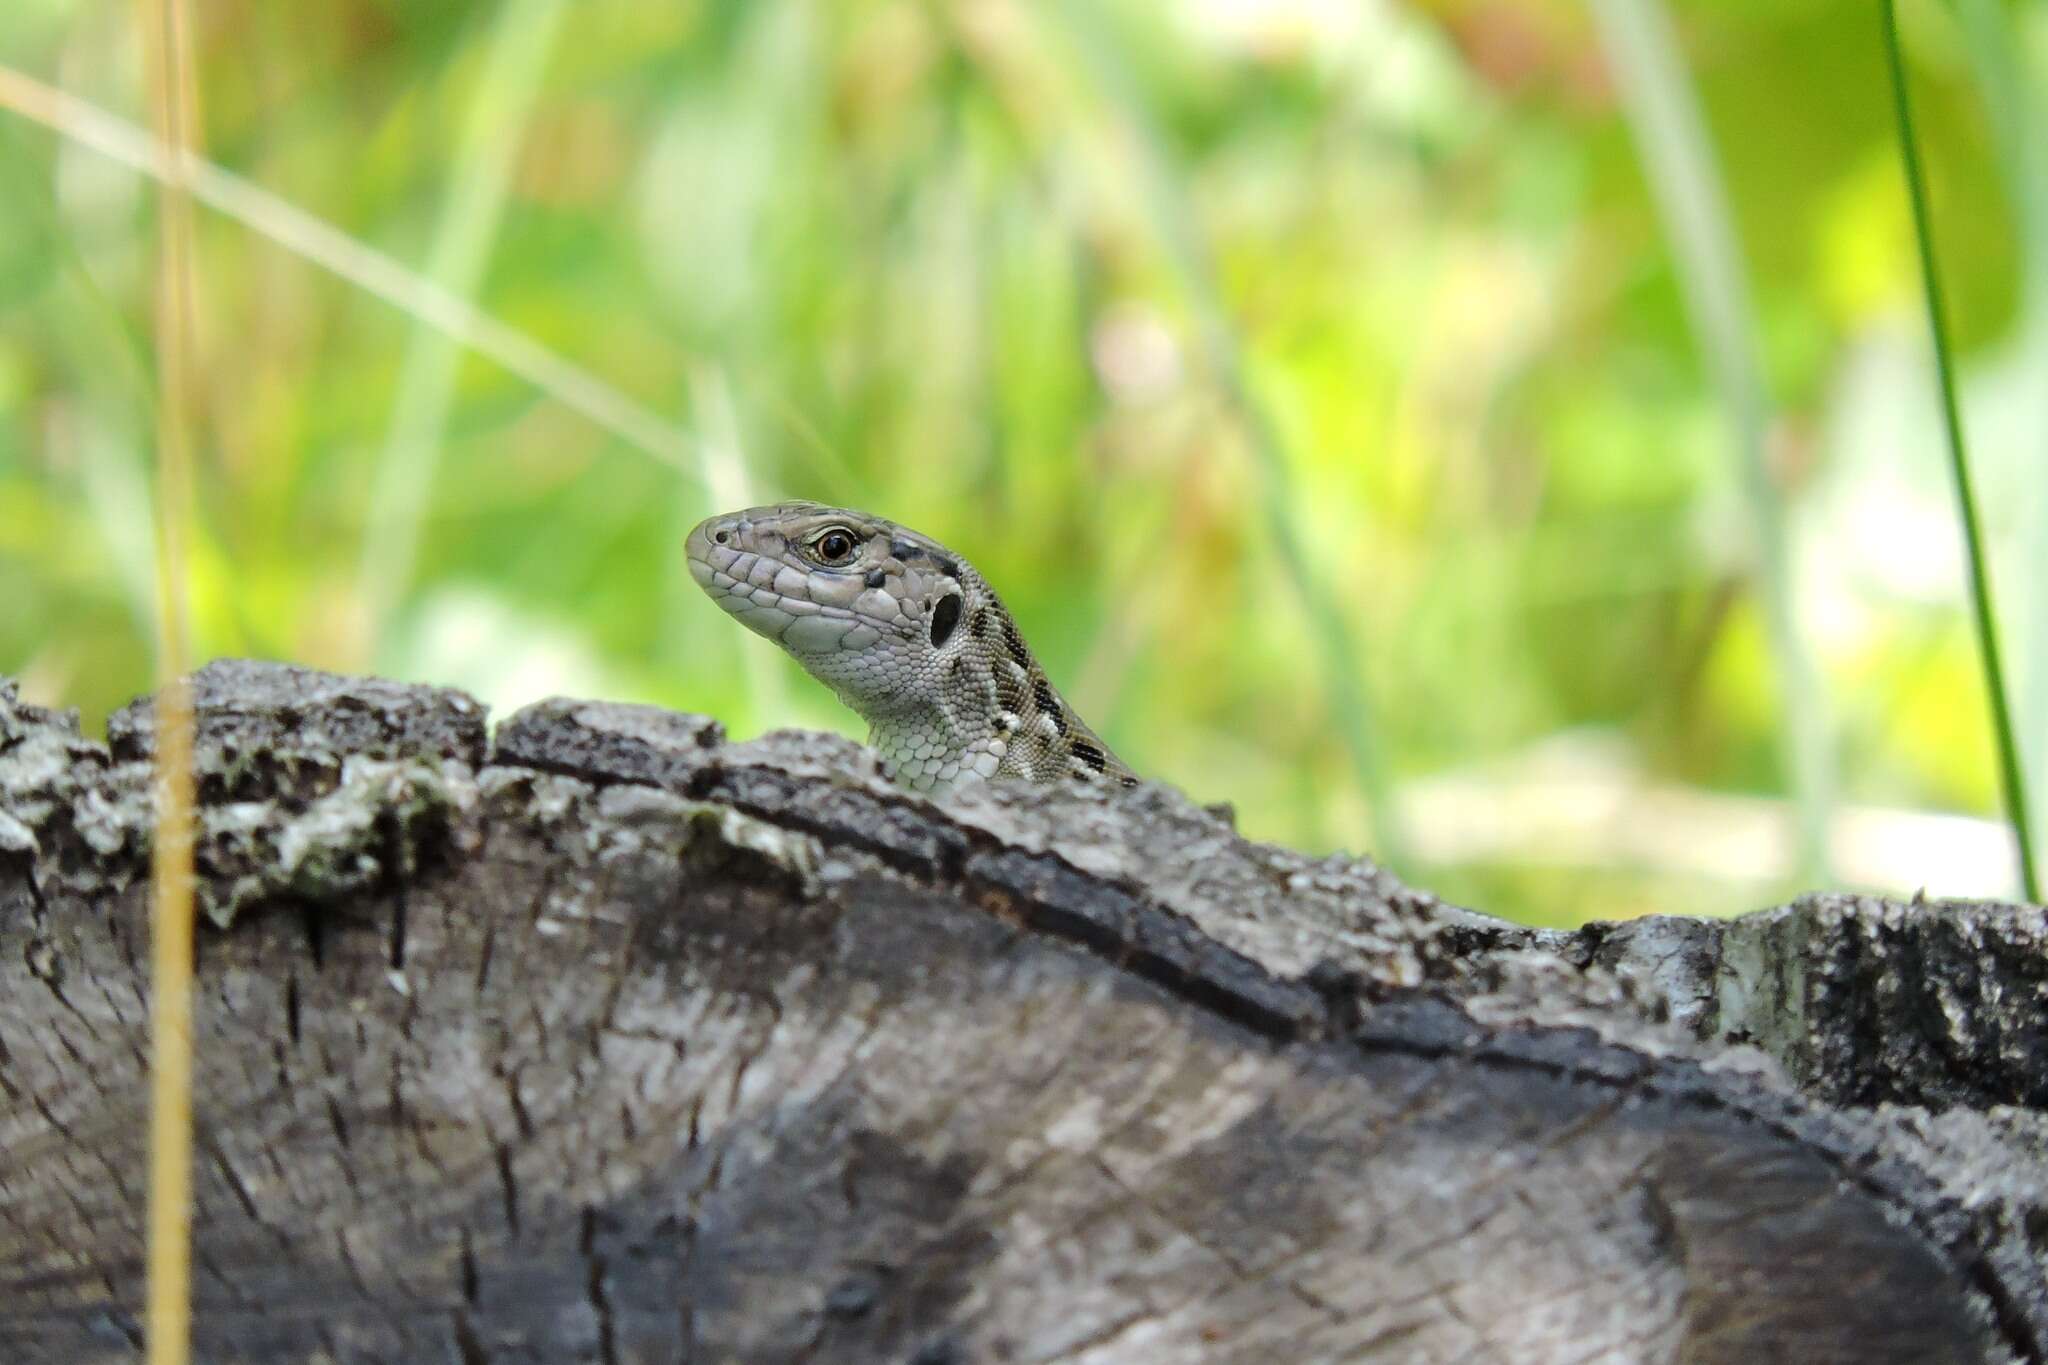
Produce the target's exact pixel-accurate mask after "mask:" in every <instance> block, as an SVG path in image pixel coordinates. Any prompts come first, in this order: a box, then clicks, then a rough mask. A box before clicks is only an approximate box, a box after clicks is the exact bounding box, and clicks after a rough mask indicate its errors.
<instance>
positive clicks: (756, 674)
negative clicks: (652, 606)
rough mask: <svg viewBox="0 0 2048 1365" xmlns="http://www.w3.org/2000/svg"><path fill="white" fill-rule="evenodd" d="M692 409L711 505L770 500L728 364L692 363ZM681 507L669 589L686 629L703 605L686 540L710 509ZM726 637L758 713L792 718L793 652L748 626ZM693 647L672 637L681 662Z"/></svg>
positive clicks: (725, 507)
mask: <svg viewBox="0 0 2048 1365" xmlns="http://www.w3.org/2000/svg"><path fill="white" fill-rule="evenodd" d="M690 411H691V413H692V414H693V416H694V417H695V420H696V426H697V430H698V434H699V440H700V442H701V443H702V444H701V446H700V449H701V450H702V451H703V466H704V482H705V484H706V485H707V487H708V490H709V492H710V502H711V506H710V508H709V511H710V512H714V513H715V512H729V511H734V510H737V509H739V508H742V507H752V506H754V505H755V504H756V503H759V502H763V501H766V499H765V498H763V497H761V496H760V490H759V489H758V488H757V487H756V485H755V482H754V480H753V478H752V477H751V476H750V475H749V474H748V472H747V458H746V450H745V447H744V444H743V441H742V437H741V435H740V418H739V409H738V405H737V404H736V403H735V402H734V401H733V386H732V383H731V380H730V378H729V377H728V375H727V374H726V372H725V369H724V367H723V366H718V365H701V364H700V365H693V366H691V367H690ZM679 510H680V512H681V515H680V516H679V517H678V518H677V521H676V528H675V535H674V538H673V544H672V546H671V549H670V553H669V555H668V556H667V562H668V575H669V587H668V594H667V595H668V605H669V613H668V615H669V620H670V621H672V622H674V623H675V625H676V627H677V629H678V631H681V630H682V629H683V623H684V622H687V621H689V620H690V619H691V613H692V612H693V611H695V610H696V609H697V608H698V607H699V606H700V605H701V603H700V602H699V601H698V600H696V599H699V598H701V596H702V593H701V592H700V590H699V589H698V587H697V581H696V580H695V579H694V578H692V577H691V576H690V566H689V562H688V561H687V560H686V559H684V557H683V541H684V539H685V538H687V537H688V535H689V533H690V527H691V526H693V525H695V524H696V522H697V521H698V520H699V519H700V518H701V517H703V516H705V515H707V511H706V509H705V508H703V507H700V506H696V505H694V504H688V503H685V504H683V505H681V506H680V508H679ZM686 604H687V605H686ZM727 637H731V640H732V645H733V647H736V648H737V650H738V651H739V654H738V657H739V664H740V669H741V671H742V672H743V673H745V674H746V680H747V683H746V689H745V696H746V699H747V705H748V706H749V707H750V708H752V710H753V712H754V715H755V716H756V717H757V718H761V717H765V718H767V719H768V720H769V721H770V722H772V723H773V724H776V725H787V724H790V723H791V714H792V713H791V710H790V700H789V685H788V678H789V670H790V668H791V667H792V665H791V664H790V663H789V659H788V656H787V655H785V654H784V653H783V652H782V651H781V650H780V649H775V648H773V647H770V646H766V645H757V644H756V643H755V642H754V641H753V640H751V639H748V638H744V637H745V633H744V632H721V633H720V638H721V639H725V638H727ZM694 652H695V642H694V641H693V640H691V639H689V638H688V637H686V636H684V635H681V634H678V635H676V636H673V637H672V639H671V647H670V653H671V657H672V658H673V659H674V660H675V663H676V665H677V666H678V667H679V668H680V667H687V666H688V665H689V662H690V657H691V655H692V654H693V653H694Z"/></svg>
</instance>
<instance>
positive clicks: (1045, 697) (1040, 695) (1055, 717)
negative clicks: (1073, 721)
mask: <svg viewBox="0 0 2048 1365" xmlns="http://www.w3.org/2000/svg"><path fill="white" fill-rule="evenodd" d="M1031 698H1032V700H1033V701H1036V702H1037V703H1038V713H1039V714H1040V715H1042V716H1047V717H1050V718H1051V720H1052V728H1053V729H1055V730H1057V731H1059V732H1060V733H1061V734H1065V733H1066V732H1067V717H1066V713H1065V712H1064V711H1063V710H1061V708H1060V702H1059V698H1058V697H1055V696H1054V695H1053V694H1052V684H1051V683H1049V682H1047V681H1046V680H1045V679H1043V678H1036V679H1033V680H1032V683H1031Z"/></svg>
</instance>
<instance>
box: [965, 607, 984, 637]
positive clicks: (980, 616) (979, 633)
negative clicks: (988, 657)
mask: <svg viewBox="0 0 2048 1365" xmlns="http://www.w3.org/2000/svg"><path fill="white" fill-rule="evenodd" d="M967 633H968V634H969V635H972V636H973V637H974V638H975V639H977V640H980V639H984V638H986V637H987V635H988V608H987V607H976V608H975V609H974V615H972V616H970V617H968V618H967Z"/></svg>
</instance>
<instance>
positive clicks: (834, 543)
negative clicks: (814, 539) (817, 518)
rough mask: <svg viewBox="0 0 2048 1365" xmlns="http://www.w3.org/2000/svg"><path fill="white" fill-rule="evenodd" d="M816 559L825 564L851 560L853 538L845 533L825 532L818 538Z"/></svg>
mask: <svg viewBox="0 0 2048 1365" xmlns="http://www.w3.org/2000/svg"><path fill="white" fill-rule="evenodd" d="M818 558H820V559H822V560H824V561H825V562H826V563H827V564H837V563H840V562H842V561H844V560H848V559H851V558H853V537H852V536H851V535H849V534H847V533H846V532H845V531H827V532H826V533H825V534H824V535H822V536H819V537H818Z"/></svg>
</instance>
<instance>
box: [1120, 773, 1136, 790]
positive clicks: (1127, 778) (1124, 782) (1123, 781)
mask: <svg viewBox="0 0 2048 1365" xmlns="http://www.w3.org/2000/svg"><path fill="white" fill-rule="evenodd" d="M1117 783H1118V785H1120V786H1124V787H1135V786H1137V785H1138V779H1137V778H1135V777H1133V776H1132V775H1131V774H1129V773H1125V774H1124V775H1123V776H1122V777H1119V778H1118V779H1117Z"/></svg>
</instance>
